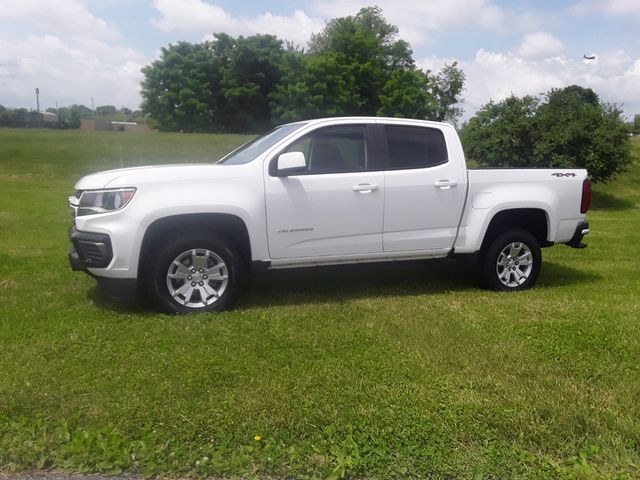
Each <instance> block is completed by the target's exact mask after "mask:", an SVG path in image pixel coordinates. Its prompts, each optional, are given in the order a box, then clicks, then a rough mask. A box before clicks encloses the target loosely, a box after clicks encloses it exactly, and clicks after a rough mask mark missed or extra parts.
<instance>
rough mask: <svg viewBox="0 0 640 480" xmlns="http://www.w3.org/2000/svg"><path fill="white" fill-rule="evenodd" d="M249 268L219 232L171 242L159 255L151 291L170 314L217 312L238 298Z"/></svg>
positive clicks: (153, 271)
mask: <svg viewBox="0 0 640 480" xmlns="http://www.w3.org/2000/svg"><path fill="white" fill-rule="evenodd" d="M245 276H246V268H245V266H244V262H242V261H241V258H240V255H239V254H238V252H237V250H236V249H235V248H234V246H233V244H232V243H231V242H229V241H228V240H227V239H226V238H224V237H221V236H217V235H207V236H204V235H194V236H186V237H183V238H179V239H175V240H173V241H170V242H168V243H167V244H166V245H165V246H164V247H163V248H162V249H161V250H160V251H158V253H157V254H156V255H155V257H154V259H153V261H152V264H151V271H150V275H149V277H148V281H149V282H150V285H149V286H150V287H151V288H150V290H151V293H152V295H153V297H155V299H156V300H157V301H158V303H159V305H160V307H161V308H162V310H164V311H166V312H169V313H198V312H217V311H220V310H224V309H226V308H229V307H230V306H231V305H232V303H233V302H234V301H235V299H236V298H237V296H238V294H239V292H240V289H241V287H242V283H243V280H244V277H245Z"/></svg>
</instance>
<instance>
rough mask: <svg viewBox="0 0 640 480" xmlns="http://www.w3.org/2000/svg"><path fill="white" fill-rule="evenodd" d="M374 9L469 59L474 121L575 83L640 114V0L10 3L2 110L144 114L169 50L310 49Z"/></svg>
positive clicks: (406, 31)
mask: <svg viewBox="0 0 640 480" xmlns="http://www.w3.org/2000/svg"><path fill="white" fill-rule="evenodd" d="M374 4H375V5H378V6H380V7H381V8H382V9H383V11H384V15H385V17H386V18H387V20H388V21H389V22H390V23H393V24H395V25H397V26H398V27H399V29H400V37H401V38H403V39H405V40H407V41H409V42H410V43H411V45H412V48H413V51H414V58H415V60H416V62H417V64H418V65H419V66H420V67H421V68H424V69H432V70H438V69H439V68H441V66H442V65H443V64H444V63H446V62H451V61H454V60H455V61H458V62H459V64H460V66H461V67H462V69H463V70H464V72H465V73H466V75H467V82H466V89H465V92H464V97H465V101H464V104H463V108H464V109H465V117H466V118H468V117H469V116H471V115H473V113H474V112H475V111H476V110H477V109H478V108H479V107H480V106H482V105H483V104H485V103H486V102H488V101H489V100H491V99H493V100H501V99H502V98H504V97H505V96H507V95H509V94H511V93H514V94H516V95H525V94H534V95H535V94H539V93H541V92H544V91H547V90H548V89H549V88H552V87H562V86H565V85H570V84H573V83H575V84H579V85H583V86H586V87H591V88H593V89H594V90H595V91H596V92H597V93H598V94H599V95H600V97H601V98H602V99H603V100H605V101H607V102H614V103H618V104H623V108H624V111H625V113H626V115H627V116H628V117H631V116H633V115H634V114H636V113H640V33H639V32H640V1H639V0H573V1H550V0H542V1H533V0H513V1H506V0H447V1H443V0H422V1H406V0H378V1H377V2H368V1H361V0H313V1H293V0H280V1H255V0H251V1H243V2H239V1H232V0H219V1H216V0H0V104H2V105H5V106H9V107H19V106H25V107H27V108H35V95H34V89H35V88H36V87H38V88H40V91H41V96H40V97H41V107H43V108H47V107H51V106H55V104H56V102H57V103H58V105H68V104H72V103H82V104H85V105H88V106H90V105H91V99H92V98H93V99H94V102H95V105H96V106H97V105H116V106H117V107H120V106H128V107H129V108H136V107H137V106H138V104H139V102H140V95H139V83H140V80H141V79H142V74H141V73H140V69H141V68H142V67H143V66H144V65H147V64H149V63H150V62H151V61H153V60H154V59H155V58H157V55H158V52H159V50H160V48H161V47H163V46H166V45H168V44H169V43H172V42H176V41H178V40H188V41H193V42H199V41H201V40H203V39H205V38H208V37H209V36H210V35H211V33H212V32H219V31H225V32H227V33H229V34H231V35H234V36H237V35H251V34H254V33H271V34H275V35H277V36H279V37H281V38H284V39H287V40H291V41H293V42H294V43H297V44H298V45H301V46H304V45H305V44H306V42H307V40H308V38H309V36H310V35H311V34H312V33H314V32H317V31H319V30H320V29H322V27H323V25H324V23H325V22H326V20H328V19H330V18H332V17H336V16H344V15H353V14H355V13H357V11H358V10H359V9H360V8H362V7H364V6H368V5H374ZM583 54H595V55H596V60H592V61H586V60H584V59H583V58H582V56H583Z"/></svg>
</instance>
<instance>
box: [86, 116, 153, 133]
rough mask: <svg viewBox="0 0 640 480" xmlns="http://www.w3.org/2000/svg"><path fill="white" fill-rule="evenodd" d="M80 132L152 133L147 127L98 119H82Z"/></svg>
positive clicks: (134, 123)
mask: <svg viewBox="0 0 640 480" xmlns="http://www.w3.org/2000/svg"><path fill="white" fill-rule="evenodd" d="M80 130H85V131H91V132H136V133H147V132H152V131H153V130H152V129H150V128H149V127H148V126H147V125H144V124H141V123H136V122H116V121H111V120H103V119H100V118H83V119H82V120H81V122H80Z"/></svg>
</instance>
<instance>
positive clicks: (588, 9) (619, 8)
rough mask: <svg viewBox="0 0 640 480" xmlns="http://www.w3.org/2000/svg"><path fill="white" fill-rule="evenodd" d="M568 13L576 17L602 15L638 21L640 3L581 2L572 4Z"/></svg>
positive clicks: (621, 0) (629, 0)
mask: <svg viewBox="0 0 640 480" xmlns="http://www.w3.org/2000/svg"><path fill="white" fill-rule="evenodd" d="M569 11H570V12H571V13H574V14H577V15H585V14H589V13H604V14H606V15H611V16H621V17H629V16H631V17H636V18H637V19H640V2H638V0H582V1H580V2H578V3H576V4H574V5H573V6H572V7H571V8H570V10H569Z"/></svg>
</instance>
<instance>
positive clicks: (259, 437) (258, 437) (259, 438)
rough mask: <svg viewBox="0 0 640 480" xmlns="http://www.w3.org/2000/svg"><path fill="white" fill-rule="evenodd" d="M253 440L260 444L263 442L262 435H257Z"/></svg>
mask: <svg viewBox="0 0 640 480" xmlns="http://www.w3.org/2000/svg"><path fill="white" fill-rule="evenodd" d="M253 439H254V440H255V441H256V442H259V441H260V440H262V437H261V436H260V435H256V436H255V437H253Z"/></svg>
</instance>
